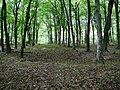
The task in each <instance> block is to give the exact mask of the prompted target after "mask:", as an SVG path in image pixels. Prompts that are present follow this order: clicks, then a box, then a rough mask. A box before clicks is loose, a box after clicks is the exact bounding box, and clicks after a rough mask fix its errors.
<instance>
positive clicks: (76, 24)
mask: <svg viewBox="0 0 120 90" xmlns="http://www.w3.org/2000/svg"><path fill="white" fill-rule="evenodd" d="M77 9H78V7H77V2H76V4H75V8H74V14H75V29H76V46H77V47H78V46H79V39H78V15H77Z"/></svg>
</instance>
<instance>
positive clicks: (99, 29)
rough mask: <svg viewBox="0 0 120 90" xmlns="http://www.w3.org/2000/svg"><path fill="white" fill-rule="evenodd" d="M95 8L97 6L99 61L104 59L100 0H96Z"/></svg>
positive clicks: (97, 57) (97, 58) (97, 56)
mask: <svg viewBox="0 0 120 90" xmlns="http://www.w3.org/2000/svg"><path fill="white" fill-rule="evenodd" d="M95 8H96V12H95V15H96V21H97V37H98V41H97V55H96V60H97V61H102V62H103V63H104V61H103V59H104V58H103V56H102V26H101V14H100V2H99V0H95Z"/></svg>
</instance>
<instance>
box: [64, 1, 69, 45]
mask: <svg viewBox="0 0 120 90" xmlns="http://www.w3.org/2000/svg"><path fill="white" fill-rule="evenodd" d="M63 5H64V9H65V13H66V17H67V27H68V47H70V22H69V21H70V19H69V14H68V11H67V7H66V5H65V1H64V0H63Z"/></svg>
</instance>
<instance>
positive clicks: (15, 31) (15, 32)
mask: <svg viewBox="0 0 120 90" xmlns="http://www.w3.org/2000/svg"><path fill="white" fill-rule="evenodd" d="M20 2H21V0H19V1H16V0H15V4H14V7H13V14H14V18H15V21H14V39H15V42H14V45H15V49H17V21H18V19H17V17H18V9H19V7H20Z"/></svg>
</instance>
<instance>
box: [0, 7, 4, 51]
mask: <svg viewBox="0 0 120 90" xmlns="http://www.w3.org/2000/svg"><path fill="white" fill-rule="evenodd" d="M3 35H4V34H3V7H2V9H1V51H2V52H4V38H3V37H4V36H3Z"/></svg>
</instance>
